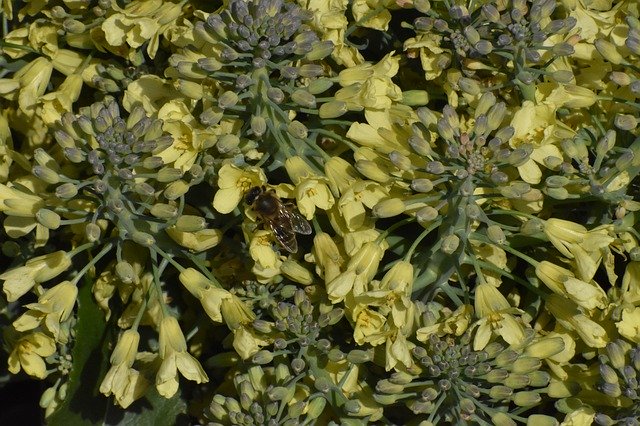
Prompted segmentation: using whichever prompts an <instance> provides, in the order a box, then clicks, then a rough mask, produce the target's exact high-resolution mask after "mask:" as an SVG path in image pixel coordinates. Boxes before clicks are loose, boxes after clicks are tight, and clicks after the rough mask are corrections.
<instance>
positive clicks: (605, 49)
mask: <svg viewBox="0 0 640 426" xmlns="http://www.w3.org/2000/svg"><path fill="white" fill-rule="evenodd" d="M593 44H594V45H595V47H596V50H597V51H598V52H599V53H600V54H601V55H602V57H603V58H604V59H606V60H607V61H609V62H611V63H612V64H616V65H620V64H621V63H622V62H624V58H623V57H622V55H621V54H620V53H619V52H618V50H617V49H616V46H615V45H614V44H612V43H610V42H608V41H606V40H603V39H601V38H599V39H597V40H596V41H595V42H594V43H593Z"/></svg>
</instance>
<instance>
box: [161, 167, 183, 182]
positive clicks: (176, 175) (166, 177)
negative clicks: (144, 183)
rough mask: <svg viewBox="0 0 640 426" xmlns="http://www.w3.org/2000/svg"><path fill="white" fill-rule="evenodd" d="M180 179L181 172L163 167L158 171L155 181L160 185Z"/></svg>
mask: <svg viewBox="0 0 640 426" xmlns="http://www.w3.org/2000/svg"><path fill="white" fill-rule="evenodd" d="M181 177H182V171H181V170H180V169H176V168H173V167H164V168H162V169H160V170H159V171H158V176H157V177H156V180H157V181H158V182H162V183H168V182H173V181H176V180H178V179H180V178H181Z"/></svg>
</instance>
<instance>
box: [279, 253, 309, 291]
mask: <svg viewBox="0 0 640 426" xmlns="http://www.w3.org/2000/svg"><path fill="white" fill-rule="evenodd" d="M280 271H281V272H282V274H283V275H285V276H286V277H287V278H289V279H291V280H293V281H295V282H297V283H300V284H304V285H309V284H311V283H312V282H313V275H312V274H311V272H310V271H309V270H308V269H307V268H305V267H303V266H302V265H300V264H299V263H298V262H296V261H295V260H292V259H286V260H285V261H284V262H282V265H281V266H280Z"/></svg>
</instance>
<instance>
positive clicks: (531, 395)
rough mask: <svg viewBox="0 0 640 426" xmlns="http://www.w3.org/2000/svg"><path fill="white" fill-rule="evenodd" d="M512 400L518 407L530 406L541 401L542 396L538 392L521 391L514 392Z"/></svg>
mask: <svg viewBox="0 0 640 426" xmlns="http://www.w3.org/2000/svg"><path fill="white" fill-rule="evenodd" d="M512 400H513V403H514V404H516V405H517V406H519V407H532V406H534V405H538V404H539V403H540V401H542V397H541V396H540V394H539V393H538V392H534V391H522V392H517V393H516V394H514V395H513V398H512Z"/></svg>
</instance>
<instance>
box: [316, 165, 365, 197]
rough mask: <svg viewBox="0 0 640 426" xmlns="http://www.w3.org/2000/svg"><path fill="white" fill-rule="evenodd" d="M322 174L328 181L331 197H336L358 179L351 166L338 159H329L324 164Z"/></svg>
mask: <svg viewBox="0 0 640 426" xmlns="http://www.w3.org/2000/svg"><path fill="white" fill-rule="evenodd" d="M324 173H325V175H326V176H327V178H328V179H329V187H330V188H331V192H333V195H335V196H336V197H338V196H339V195H340V194H343V193H344V192H345V191H347V190H348V189H349V188H350V187H351V185H352V184H353V183H354V182H355V181H357V180H358V179H359V174H358V172H357V171H356V169H354V168H353V166H352V165H351V164H350V163H348V162H347V161H346V160H344V159H342V158H340V157H331V158H330V159H329V160H327V162H326V163H325V164H324Z"/></svg>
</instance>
